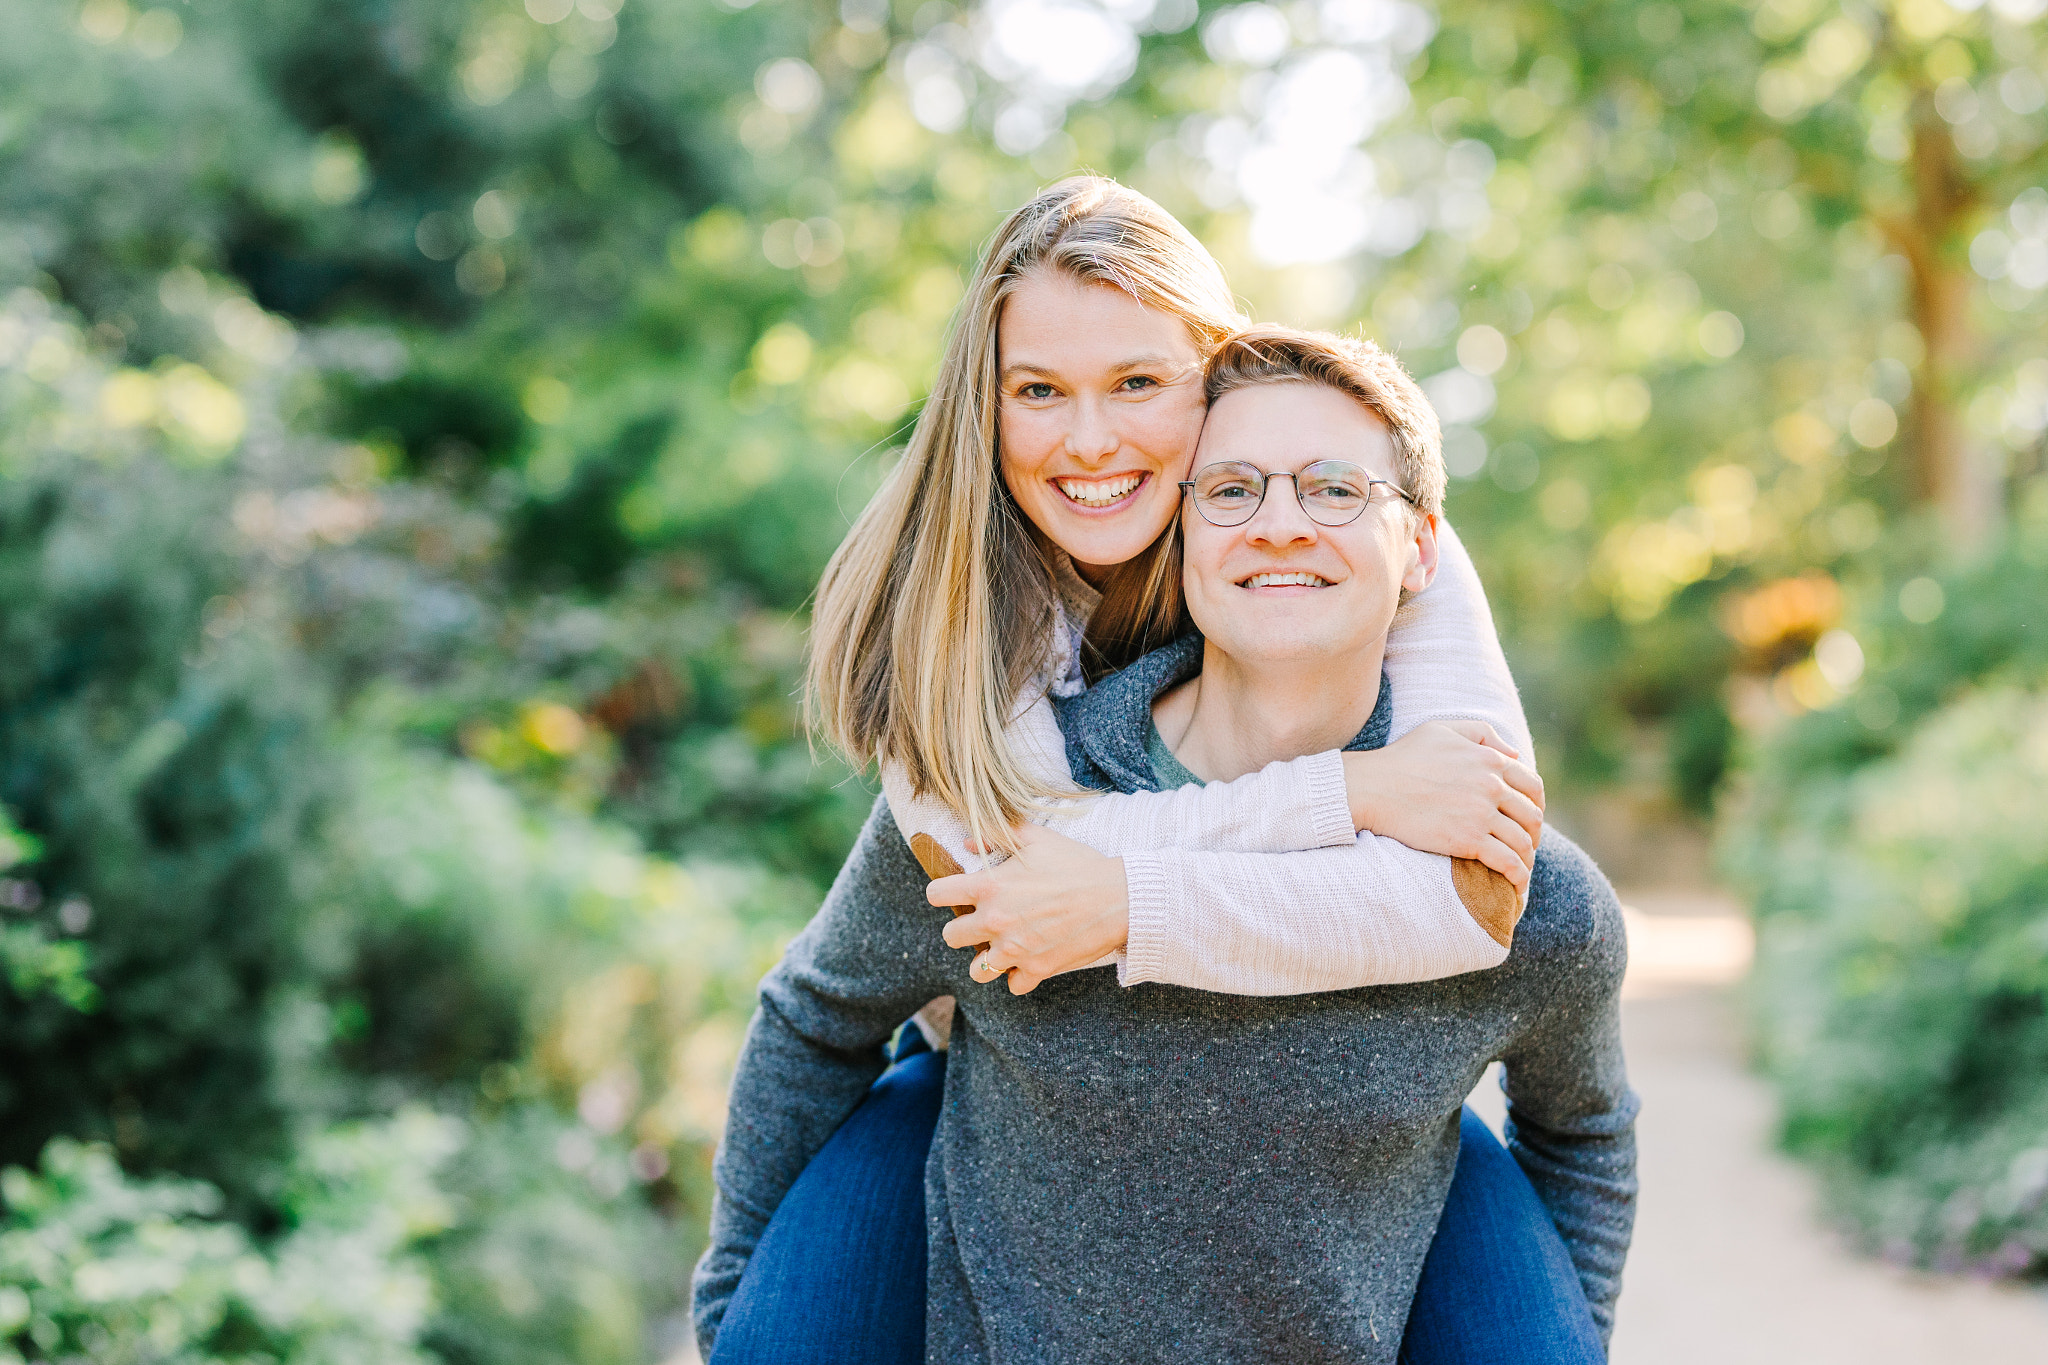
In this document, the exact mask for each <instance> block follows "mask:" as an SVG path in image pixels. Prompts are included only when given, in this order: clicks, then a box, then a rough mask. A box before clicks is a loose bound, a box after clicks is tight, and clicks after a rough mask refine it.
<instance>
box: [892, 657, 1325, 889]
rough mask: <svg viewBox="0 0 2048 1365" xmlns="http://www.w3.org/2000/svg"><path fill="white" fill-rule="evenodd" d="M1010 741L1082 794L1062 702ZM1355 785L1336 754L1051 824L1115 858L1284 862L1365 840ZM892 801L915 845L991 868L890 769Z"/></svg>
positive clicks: (936, 806) (1093, 803) (1031, 707)
mask: <svg viewBox="0 0 2048 1365" xmlns="http://www.w3.org/2000/svg"><path fill="white" fill-rule="evenodd" d="M1005 735H1006V737H1007V738H1008V739H1009V741H1010V743H1011V745H1012V746H1013V747H1014V748H1015V751H1016V753H1017V757H1018V759H1019V760H1020V761H1021V762H1023V763H1024V764H1025V765H1026V766H1027V767H1028V768H1029V769H1030V771H1031V772H1032V773H1033V774H1034V775H1036V776H1037V777H1038V778H1039V779H1040V780H1041V781H1043V782H1044V783H1045V784H1046V785H1047V786H1048V787H1052V788H1054V789H1058V788H1061V787H1071V786H1072V777H1071V775H1070V773H1069V771H1068V768H1067V749H1066V739H1065V737H1064V736H1063V735H1061V733H1060V726H1059V720H1058V718H1057V717H1056V716H1055V715H1054V714H1053V708H1052V703H1051V702H1049V701H1048V700H1046V698H1045V697H1044V696H1043V695H1042V694H1041V695H1035V696H1033V697H1030V698H1028V699H1026V700H1025V702H1024V704H1023V705H1022V706H1021V708H1020V709H1019V711H1018V713H1017V716H1016V718H1015V719H1013V720H1012V721H1011V722H1010V727H1009V729H1008V730H1007V731H1006V732H1005ZM1345 783H1346V765H1345V763H1344V759H1343V756H1342V755H1340V754H1338V753H1337V752H1336V751H1335V750H1331V751H1330V752H1327V753H1320V754H1310V755H1308V756H1307V757H1304V758H1297V759H1293V760H1291V761H1289V762H1285V763H1271V764H1268V765H1267V766H1266V767H1265V768H1263V769H1261V770H1260V771H1258V772H1255V773H1250V774H1247V775H1246V776H1244V777H1240V778H1238V779H1237V780H1236V781H1234V782H1211V783H1209V784H1207V785H1206V786H1201V787H1181V788H1178V789H1177V790H1174V791H1166V792H1130V793H1123V792H1111V793H1108V794H1104V795H1096V796H1090V797H1085V798H1081V799H1078V800H1076V801H1074V802H1072V803H1071V804H1066V805H1062V806H1060V807H1058V808H1057V809H1055V810H1053V811H1050V812H1048V813H1047V815H1046V818H1045V819H1044V820H1043V821H1041V823H1043V824H1046V825H1048V826H1049V827H1051V828H1054V829H1057V830H1059V831H1060V832H1061V833H1062V834H1065V835H1066V836H1068V837H1069V838H1072V839H1077V840H1079V841H1080V842H1082V843H1084V844H1086V845H1088V846H1089V847H1090V848H1092V849H1095V850H1096V851H1098V852H1101V853H1107V854H1110V855H1112V856H1114V855H1116V854H1120V853H1124V852H1126V851H1129V850H1133V849H1147V848H1207V849H1214V850H1216V851H1218V852H1231V851H1237V852H1252V853H1282V852H1286V851H1288V850H1291V849H1298V848H1331V847H1340V846H1343V845H1346V844H1349V843H1350V842H1351V840H1352V836H1353V835H1354V834H1355V833H1356V831H1357V826H1356V825H1354V824H1353V823H1352V814H1351V805H1352V802H1351V796H1350V793H1349V792H1348V791H1347V789H1346V785H1345ZM882 794H883V795H884V796H885V797H887V798H888V801H889V809H890V810H891V811H892V812H893V813H894V815H895V817H896V824H897V826H898V827H899V828H901V829H902V831H903V834H904V837H905V838H906V839H909V838H915V837H916V836H917V835H919V834H928V835H930V836H931V837H932V838H933V839H935V840H937V841H938V843H939V845H940V846H941V847H943V848H944V849H945V850H946V851H947V852H948V853H950V854H951V855H952V856H953V859H954V861H956V862H957V863H959V864H960V866H961V867H963V868H968V869H970V870H971V869H975V868H979V867H983V866H985V865H987V863H988V859H987V858H985V857H983V856H982V855H981V854H980V853H979V852H978V851H977V850H975V849H972V848H970V847H969V844H970V837H969V834H968V831H967V828H966V826H965V825H963V824H962V823H961V822H960V819H959V817H958V816H956V815H955V814H954V813H953V811H952V810H951V809H950V808H949V807H947V806H945V805H943V804H941V803H940V802H938V801H935V800H932V799H931V798H930V797H926V796H920V795H918V794H916V793H914V792H913V791H912V790H911V787H910V782H909V779H908V778H906V777H905V776H904V773H903V769H902V768H901V766H899V765H897V764H894V763H884V764H883V765H882Z"/></svg>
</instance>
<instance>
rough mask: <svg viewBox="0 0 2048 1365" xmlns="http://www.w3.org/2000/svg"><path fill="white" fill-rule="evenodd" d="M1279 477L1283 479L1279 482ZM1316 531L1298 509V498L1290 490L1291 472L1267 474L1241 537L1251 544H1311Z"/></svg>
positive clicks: (1318, 528)
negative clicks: (1264, 487)
mask: <svg viewBox="0 0 2048 1365" xmlns="http://www.w3.org/2000/svg"><path fill="white" fill-rule="evenodd" d="M1282 479H1285V480H1287V482H1286V483H1284V484H1282V483H1280V480H1282ZM1276 485H1277V486H1276ZM1320 530H1321V528H1320V527H1318V526H1317V525H1316V524H1315V523H1314V522H1313V521H1311V520H1309V516H1308V513H1307V512H1305V511H1303V510H1302V506H1301V498H1300V497H1299V496H1298V495H1297V494H1296V493H1295V491H1294V475H1292V474H1288V473H1285V472H1281V473H1275V474H1271V475H1268V476H1267V478H1266V493H1265V496H1264V497H1263V498H1262V499H1260V501H1259V510H1258V511H1256V512H1254V513H1253V514H1252V519H1251V520H1250V521H1248V522H1246V523H1245V524H1244V535H1245V539H1246V540H1248V541H1250V542H1252V543H1253V544H1255V545H1257V544H1266V545H1298V544H1303V543H1310V544H1312V543H1314V542H1315V540H1316V539H1317V538H1318V533H1319V532H1320Z"/></svg>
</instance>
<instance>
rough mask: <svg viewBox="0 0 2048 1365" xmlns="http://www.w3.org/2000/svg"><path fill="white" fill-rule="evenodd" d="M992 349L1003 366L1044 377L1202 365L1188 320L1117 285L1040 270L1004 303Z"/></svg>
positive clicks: (1023, 281)
mask: <svg viewBox="0 0 2048 1365" xmlns="http://www.w3.org/2000/svg"><path fill="white" fill-rule="evenodd" d="M996 352H997V356H998V358H999V362H1000V363H1001V364H1002V365H1003V367H1004V368H1005V369H1008V368H1010V367H1012V366H1016V365H1028V366H1030V367H1032V368H1035V369H1043V370H1045V371H1047V372H1066V371H1078V370H1088V369H1104V368H1115V367H1116V366H1118V365H1122V364H1127V363H1129V362H1134V361H1135V362H1150V363H1153V364H1173V365H1190V364H1196V363H1199V362H1200V359H1201V356H1200V352H1199V351H1198V350H1197V348H1196V343H1195V335H1194V333H1193V331H1192V330H1190V328H1189V327H1188V324H1187V323H1186V321H1184V320H1183V319H1181V318H1180V317H1178V316H1176V315H1175V314H1173V313H1170V312H1167V311H1166V310H1164V309H1160V308H1154V307H1152V306H1151V305H1149V304H1146V303H1144V302H1142V301H1140V300H1138V299H1136V298H1134V297H1132V296H1131V295H1130V294H1129V293H1127V292H1125V291H1124V290H1123V289H1120V288H1118V287H1117V286H1116V285H1113V284H1108V283H1102V282H1098V281H1092V280H1081V279H1077V278H1075V277H1074V276H1073V275H1070V274H1068V273H1067V272H1066V271H1064V270H1051V269H1041V270H1035V271H1033V272H1031V273H1030V274H1029V275H1026V276H1025V277H1024V279H1023V280H1022V281H1020V282H1019V283H1018V285H1017V287H1016V288H1015V289H1014V290H1012V291H1011V293H1010V296H1009V298H1008V299H1006V300H1005V301H1004V303H1003V311H1002V316H1001V318H1000V319H999V320H998V322H997V326H996Z"/></svg>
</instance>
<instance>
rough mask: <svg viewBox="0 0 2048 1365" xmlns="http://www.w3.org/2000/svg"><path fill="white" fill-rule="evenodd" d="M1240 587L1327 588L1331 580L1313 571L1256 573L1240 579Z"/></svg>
mask: <svg viewBox="0 0 2048 1365" xmlns="http://www.w3.org/2000/svg"><path fill="white" fill-rule="evenodd" d="M1237 586H1238V587H1240V588H1327V587H1329V586H1330V580H1329V579H1327V578H1324V577H1323V576H1322V575H1321V574H1313V573H1255V574H1253V575H1252V576H1251V577H1250V578H1247V579H1244V580H1242V581H1240V582H1239V583H1238V585H1237Z"/></svg>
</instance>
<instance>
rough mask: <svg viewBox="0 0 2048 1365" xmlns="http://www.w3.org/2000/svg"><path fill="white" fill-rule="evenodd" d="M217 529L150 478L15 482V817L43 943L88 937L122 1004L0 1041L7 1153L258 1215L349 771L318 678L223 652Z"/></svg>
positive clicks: (199, 500) (98, 975) (65, 1013)
mask: <svg viewBox="0 0 2048 1365" xmlns="http://www.w3.org/2000/svg"><path fill="white" fill-rule="evenodd" d="M218 509H219V493H218V490H217V488H215V487H212V486H210V485H209V483H208V481H205V480H199V481H182V480H177V479H173V478H172V477H170V476H169V475H168V474H167V473H166V472H165V471H162V470H153V469H150V468H147V467H137V468H135V469H133V470H131V471H129V472H128V473H126V474H123V475H121V476H118V477H116V476H113V475H111V474H107V473H101V472H98V471H94V470H92V469H90V468H88V467H84V466H81V465H78V464H75V463H62V462H53V463H52V464H51V465H49V466H47V467H45V468H43V469H41V470H38V471H37V472H34V473H31V474H28V475H25V476H23V477H20V478H17V479H12V480H8V481H5V482H0V597H4V598H5V600H6V601H8V602H9V603H10V607H9V609H8V611H7V612H6V614H5V617H4V619H0V801H4V802H5V803H6V804H7V805H8V806H9V807H10V808H11V809H12V810H13V811H14V812H16V814H17V816H18V818H19V819H20V821H21V823H22V825H23V826H24V827H25V828H27V829H29V830H31V831H33V832H34V834H35V835H36V838H37V841H38V843H39V844H40V845H41V856H40V858H39V859H38V861H37V862H36V864H35V867H34V874H35V884H36V886H37V888H38V890H37V896H36V898H37V899H38V901H39V902H40V906H41V909H40V910H39V911H38V912H37V922H38V923H39V924H40V925H41V926H42V928H43V930H44V931H45V932H46V933H48V934H49V935H50V937H52V938H53V939H54V938H56V937H58V936H60V935H61V936H63V937H75V936H78V935H80V934H81V933H85V932H86V931H87V930H88V929H89V933H88V934H87V936H86V942H88V943H89V944H90V954H91V971H90V977H91V984H92V986H93V988H94V989H95V990H96V992H97V995H98V1006H97V1008H95V1009H93V1010H92V1011H91V1012H89V1013H85V1012H81V1011H80V1010H79V1009H78V1008H76V1000H75V998H74V999H66V998H63V997H62V996H61V995H58V996H53V995H50V994H47V993H45V994H37V995H34V996H32V997H29V998H19V999H18V1000H17V1002H16V1003H15V1005H14V1006H13V1007H12V1008H10V1009H8V1010H7V1011H6V1013H5V1016H4V1019H0V1059H4V1060H0V1074H4V1076H5V1081H4V1083H0V1130H4V1132H5V1134H6V1137H5V1140H4V1145H0V1154H4V1155H5V1156H6V1157H8V1158H10V1159H13V1160H17V1161H19V1160H24V1159H27V1158H29V1157H32V1156H33V1154H34V1153H35V1152H36V1151H38V1150H39V1149H40V1148H41V1147H42V1145H43V1144H44V1142H46V1141H47V1140H48V1139H49V1138H50V1137H51V1136H53V1135H56V1134H68V1135H71V1136H74V1137H82V1138H93V1139H98V1140H110V1141H115V1142H117V1143H118V1144H119V1145H120V1146H121V1147H122V1149H123V1150H124V1152H125V1153H126V1154H127V1156H128V1157H129V1159H131V1160H133V1161H136V1162H138V1163H140V1164H141V1165H144V1166H148V1167H162V1168H169V1169H175V1170H180V1171H184V1172H186V1173H189V1174H196V1175H203V1176H205V1177H207V1178H209V1179H212V1180H214V1181H216V1182H219V1183H223V1184H225V1185H226V1186H227V1187H228V1188H230V1189H231V1190H234V1191H236V1192H238V1193H241V1192H247V1191H249V1190H251V1189H252V1188H254V1186H255V1185H257V1184H260V1183H261V1181H262V1178H263V1177H262V1169H263V1168H264V1167H265V1166H266V1165H267V1164H269V1163H272V1162H274V1161H276V1160H277V1159H279V1158H280V1157H281V1155H282V1153H283V1151H284V1146H285V1142H286V1132H285V1129H286V1120H287V1115H288V1113H289V1106H288V1104H287V1103H286V1102H285V1100H284V1099H283V1097H282V1096H281V1094H280V1093H279V1088H278V1086H279V1077H278V1075H277V1072H276V1068H275V1066H274V1065H273V1058H272V1056H271V1051H270V1046H269V1041H268V1035H269V1020H270V1018H271V1002H272V998H273V996H274V995H275V994H276V993H277V992H279V991H281V990H282V989H284V988H285V987H286V986H288V985H289V984H290V983H291V982H293V981H295V980H298V979H300V978H301V977H303V976H305V975H306V974H307V973H309V972H310V971H312V970H313V966H312V964H311V962H310V960H309V952H310V951H311V945H310V944H309V942H308V940H307V937H306V934H305V931H304V927H303V926H302V924H301V923H300V920H299V915H298V911H299V893H298V889H297V887H298V883H299V882H300V880H301V879H303V878H304V877H305V876H306V875H307V872H308V870H309V869H308V865H307V859H308V854H309V841H310V839H311V838H312V837H313V830H314V827H315V822H316V819H317V810H318V805H319V802H320V799H321V788H322V786H323V784H324V780H325V773H326V769H325V764H324V762H323V760H322V757H321V754H320V749H319V746H318V743H317V735H316V727H317V723H318V712H317V704H315V705H309V702H312V701H313V698H314V697H315V696H316V695H317V689H316V688H315V687H314V686H313V685H312V684H311V682H310V680H309V679H308V677H307V675H306V674H305V672H304V671H303V670H301V669H298V668H295V667H294V665H293V663H292V662H291V660H290V659H289V657H288V656H287V655H285V654H284V653H282V652H281V651H280V650H278V649H277V648H276V647H275V646H274V644H273V643H272V642H270V641H268V640H266V639H265V638H264V637H263V635H262V633H261V632H245V633H239V634H236V635H234V636H231V637H226V638H222V637H220V636H219V635H218V634H217V633H216V634H209V633H208V632H207V631H206V629H205V619H206V616H207V612H208V604H209V603H213V602H218V601H219V600H221V599H222V598H224V597H225V596H226V595H227V594H229V593H231V592H232V591H233V589H234V588H235V587H236V586H237V583H236V568H235V565H234V562H233V560H232V557H231V556H230V555H229V554H228V553H227V552H226V550H225V549H224V547H221V546H219V545H217V544H216V543H214V541H213V539H212V538H211V537H210V535H208V534H207V530H206V528H207V526H208V524H209V522H210V521H211V520H212V519H213V518H215V517H218V516H219V510H218ZM216 610H217V609H216ZM16 991H17V995H18V996H19V995H21V994H22V993H21V992H20V990H19V985H17V986H16ZM72 995H73V996H74V997H76V995H77V992H76V991H74V992H72Z"/></svg>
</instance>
